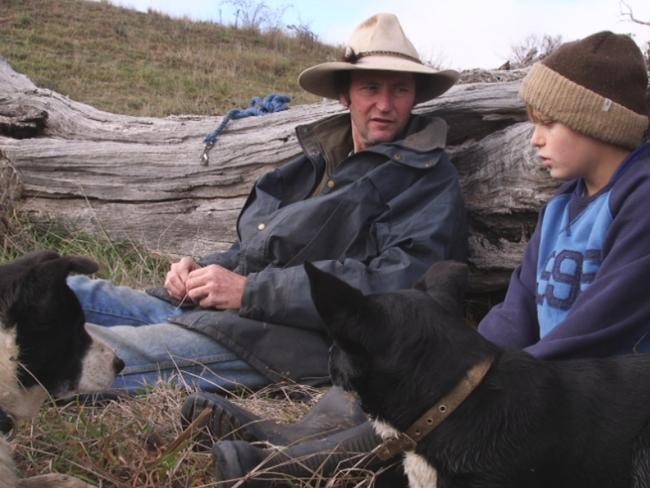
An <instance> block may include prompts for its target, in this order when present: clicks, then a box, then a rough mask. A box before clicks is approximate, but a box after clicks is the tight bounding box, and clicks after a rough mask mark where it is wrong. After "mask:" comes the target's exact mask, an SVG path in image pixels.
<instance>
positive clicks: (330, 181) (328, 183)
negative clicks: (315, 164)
mask: <svg viewBox="0 0 650 488" xmlns="http://www.w3.org/2000/svg"><path fill="white" fill-rule="evenodd" d="M335 186H336V183H335V182H334V180H327V187H328V188H334V187H335Z"/></svg>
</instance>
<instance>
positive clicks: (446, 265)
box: [414, 261, 469, 313]
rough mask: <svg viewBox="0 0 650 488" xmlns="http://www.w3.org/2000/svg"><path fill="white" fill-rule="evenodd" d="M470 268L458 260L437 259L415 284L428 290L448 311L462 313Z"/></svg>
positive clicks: (419, 288)
mask: <svg viewBox="0 0 650 488" xmlns="http://www.w3.org/2000/svg"><path fill="white" fill-rule="evenodd" d="M468 274H469V270H468V268H467V265H466V264H465V263H461V262H458V261H437V262H435V263H433V264H432V265H431V267H430V268H429V269H428V270H427V272H426V273H425V274H424V276H422V278H420V279H419V280H418V282H417V283H416V284H415V286H414V287H415V288H416V289H418V290H422V291H425V292H427V293H428V294H429V295H431V296H432V297H433V298H435V299H436V301H437V302H438V303H440V304H441V305H443V306H444V307H445V308H446V309H447V310H448V311H450V312H454V313H462V310H463V300H464V298H465V289H466V288H467V279H468Z"/></svg>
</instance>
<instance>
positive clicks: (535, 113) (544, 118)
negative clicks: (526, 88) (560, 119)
mask: <svg viewBox="0 0 650 488" xmlns="http://www.w3.org/2000/svg"><path fill="white" fill-rule="evenodd" d="M526 112H527V113H528V119H529V120H530V121H531V122H532V123H533V124H543V125H548V124H552V123H553V122H555V120H554V119H553V118H552V117H549V116H548V115H546V114H543V113H542V112H540V111H539V110H537V109H536V108H535V107H533V106H532V105H530V104H526Z"/></svg>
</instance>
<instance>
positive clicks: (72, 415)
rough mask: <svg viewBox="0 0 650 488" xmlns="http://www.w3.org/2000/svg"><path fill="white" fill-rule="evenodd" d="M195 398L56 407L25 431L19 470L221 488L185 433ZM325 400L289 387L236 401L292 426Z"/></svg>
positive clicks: (172, 392)
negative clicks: (184, 415) (185, 413)
mask: <svg viewBox="0 0 650 488" xmlns="http://www.w3.org/2000/svg"><path fill="white" fill-rule="evenodd" d="M190 392H191V391H190V390H189V388H187V387H183V386H175V385H174V384H173V383H171V382H170V383H160V384H158V385H156V386H154V387H152V388H151V390H150V391H148V392H147V393H146V394H143V395H138V396H134V397H129V396H120V397H118V398H117V399H114V400H106V401H103V402H97V403H95V404H88V403H83V402H82V401H80V400H75V401H71V402H69V403H63V404H58V405H56V404H53V403H52V404H50V405H49V406H46V407H44V408H43V409H42V410H41V414H40V415H39V417H38V418H36V419H34V420H33V421H32V422H31V423H29V424H24V425H22V426H19V427H18V429H17V432H16V436H15V439H14V444H15V446H16V450H15V454H14V458H15V459H16V462H17V465H18V468H19V470H20V472H21V474H22V476H23V477H26V476H35V475H38V474H45V473H50V472H58V473H66V474H69V475H73V476H76V477H78V478H81V479H84V480H85V481H87V482H89V483H91V484H95V485H97V486H101V487H120V488H121V487H133V488H135V487H138V488H154V487H174V488H176V487H178V488H180V487H211V486H217V484H216V482H215V481H214V479H213V477H212V460H211V458H210V455H209V453H208V452H197V451H195V450H193V444H194V443H193V438H192V437H191V436H188V434H189V432H183V431H182V429H181V424H180V420H179V419H180V417H179V412H180V407H181V404H182V401H183V400H184V398H185V397H186V396H187V395H188V394H189V393H190ZM318 394H319V392H318V390H314V389H309V388H305V387H301V386H287V385H285V386H282V387H273V388H268V389H265V390H262V391H260V392H256V393H242V394H239V395H238V396H236V397H234V398H233V401H235V402H237V403H240V404H241V405H245V406H246V408H249V409H251V410H253V411H254V412H256V413H258V414H261V415H265V416H270V417H274V418H277V419H278V420H281V421H292V420H296V419H297V418H299V417H300V416H302V415H303V414H304V413H305V412H306V410H307V409H308V408H309V405H310V404H311V403H312V402H313V401H314V399H315V398H317V396H318ZM295 397H300V398H302V399H305V401H296V400H294V399H293V398H295Z"/></svg>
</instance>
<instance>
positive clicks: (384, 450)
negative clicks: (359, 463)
mask: <svg viewBox="0 0 650 488" xmlns="http://www.w3.org/2000/svg"><path fill="white" fill-rule="evenodd" d="M493 361H494V358H492V357H490V358H486V359H484V360H483V361H481V362H480V363H478V364H475V365H474V366H472V367H471V368H470V369H469V370H468V371H467V373H465V376H464V377H463V379H462V380H460V382H459V383H458V384H457V385H456V386H455V387H454V389H453V390H451V391H450V392H449V393H447V394H446V395H445V396H444V397H442V398H441V399H440V400H438V402H437V403H436V404H435V405H434V406H433V407H431V408H430V409H429V410H427V411H426V412H425V413H424V415H422V417H420V418H419V419H418V420H416V421H415V423H414V424H413V425H411V427H410V428H409V429H408V430H407V431H406V432H400V433H399V434H398V435H397V437H390V438H389V439H386V440H385V441H384V442H383V443H382V444H380V445H379V446H377V447H376V448H375V449H374V450H373V453H374V454H375V455H376V456H377V457H378V458H379V459H381V460H382V461H387V460H389V459H391V458H393V457H395V456H396V455H397V454H399V453H402V452H406V451H414V450H415V446H417V443H418V442H419V441H420V440H422V439H423V438H424V437H426V436H427V435H428V434H430V433H431V432H432V431H433V430H434V429H435V428H436V427H438V426H439V425H440V424H441V423H442V422H443V421H444V420H445V419H446V418H447V417H449V415H451V414H452V412H453V411H454V410H456V408H458V406H459V405H460V404H461V403H463V401H465V399H466V398H467V397H468V396H469V395H470V393H472V392H473V391H474V389H475V388H476V387H477V386H478V385H479V384H480V383H481V381H483V378H485V375H486V374H487V372H488V371H489V370H490V366H492V362H493Z"/></svg>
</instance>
